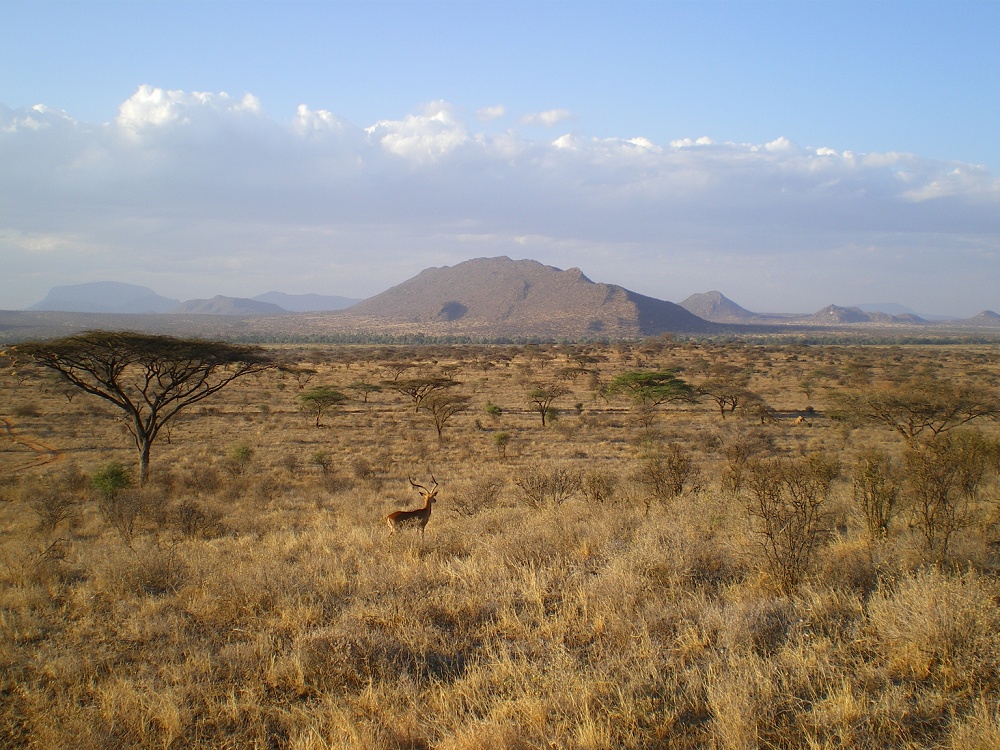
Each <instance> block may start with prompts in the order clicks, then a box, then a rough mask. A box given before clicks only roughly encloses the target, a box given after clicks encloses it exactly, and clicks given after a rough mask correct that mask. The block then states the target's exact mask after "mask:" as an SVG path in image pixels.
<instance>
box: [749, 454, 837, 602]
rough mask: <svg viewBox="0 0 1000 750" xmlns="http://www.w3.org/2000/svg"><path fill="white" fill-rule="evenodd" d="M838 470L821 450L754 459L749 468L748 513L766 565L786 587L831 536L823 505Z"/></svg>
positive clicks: (791, 585) (794, 582)
mask: <svg viewBox="0 0 1000 750" xmlns="http://www.w3.org/2000/svg"><path fill="white" fill-rule="evenodd" d="M838 470H839V469H838V465H837V463H836V462H835V461H832V460H830V459H827V458H825V457H824V456H821V455H813V456H810V457H808V458H804V459H798V460H780V459H765V460H754V461H753V462H751V463H750V464H749V465H748V467H747V477H746V485H745V490H744V493H745V494H744V502H745V507H746V510H747V514H748V515H749V517H750V522H751V527H752V530H753V532H754V534H755V535H756V536H757V539H758V541H759V542H760V546H761V549H762V550H763V553H764V559H765V561H766V564H767V568H768V570H769V572H770V573H771V575H772V576H773V577H774V579H775V580H776V581H777V583H778V585H779V586H780V587H781V588H782V589H783V590H785V591H789V590H791V589H793V588H795V587H796V586H797V585H798V583H799V582H800V581H801V580H802V577H803V576H804V575H805V573H806V571H807V569H808V568H809V565H810V563H811V562H812V560H813V556H814V554H815V552H816V550H817V549H818V547H819V546H820V544H821V543H822V542H823V541H824V540H825V539H826V538H827V536H828V535H829V531H830V528H829V517H828V514H827V511H826V505H827V499H828V497H829V493H830V485H831V484H832V482H833V480H834V478H835V477H836V476H837V472H838Z"/></svg>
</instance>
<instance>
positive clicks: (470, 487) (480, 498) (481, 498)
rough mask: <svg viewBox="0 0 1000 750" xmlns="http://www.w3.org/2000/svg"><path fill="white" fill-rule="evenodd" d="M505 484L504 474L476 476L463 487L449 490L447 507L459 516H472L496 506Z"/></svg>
mask: <svg viewBox="0 0 1000 750" xmlns="http://www.w3.org/2000/svg"><path fill="white" fill-rule="evenodd" d="M506 486H507V477H506V475H502V474H486V475H484V476H479V477H476V478H474V479H472V480H471V481H469V482H468V483H467V484H466V485H465V486H464V487H463V486H459V487H458V488H456V489H455V490H454V491H453V492H451V494H450V496H449V499H448V507H449V509H450V510H451V511H452V512H453V513H457V514H458V515H460V516H474V515H476V514H477V513H481V512H482V511H484V510H490V509H491V508H495V507H497V505H498V504H499V502H500V496H501V494H502V493H503V491H504V488H506Z"/></svg>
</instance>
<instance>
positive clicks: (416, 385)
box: [382, 377, 459, 411]
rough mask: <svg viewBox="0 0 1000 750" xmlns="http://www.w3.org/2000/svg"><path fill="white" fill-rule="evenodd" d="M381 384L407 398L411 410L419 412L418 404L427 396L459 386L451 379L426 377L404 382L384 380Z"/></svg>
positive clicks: (409, 379)
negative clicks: (409, 400)
mask: <svg viewBox="0 0 1000 750" xmlns="http://www.w3.org/2000/svg"><path fill="white" fill-rule="evenodd" d="M382 384H383V385H384V386H385V387H386V388H389V389H390V390H393V391H397V392H399V393H402V394H403V395H404V396H409V397H410V398H411V399H412V400H413V410H414V411H419V410H420V402H421V401H423V400H424V399H425V398H426V397H427V396H428V395H429V394H431V393H434V392H435V391H441V390H444V389H445V388H454V387H455V386H456V385H459V382H458V381H457V380H452V379H451V378H440V377H426V378H408V379H406V380H384V381H382Z"/></svg>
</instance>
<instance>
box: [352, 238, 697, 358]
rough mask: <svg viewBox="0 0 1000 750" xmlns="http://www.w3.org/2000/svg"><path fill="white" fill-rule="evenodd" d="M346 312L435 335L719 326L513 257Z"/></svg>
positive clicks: (429, 273)
mask: <svg viewBox="0 0 1000 750" xmlns="http://www.w3.org/2000/svg"><path fill="white" fill-rule="evenodd" d="M343 316H344V317H345V318H346V319H351V320H355V321H367V322H368V323H369V324H371V325H381V326H385V325H389V326H392V327H395V328H400V329H404V328H407V327H411V328H412V327H419V328H421V329H423V330H425V331H426V332H427V333H428V334H431V335H447V334H455V333H465V334H469V335H489V336H511V337H523V336H539V337H556V338H563V337H565V338H594V337H610V338H620V337H631V336H645V335H655V334H658V333H663V332H666V331H671V332H689V333H705V332H709V331H712V330H715V329H717V326H715V325H713V324H711V323H708V322H707V321H704V320H702V319H701V318H699V317H697V316H696V315H693V314H692V313H690V312H688V311H687V310H685V309H684V308H682V307H680V306H679V305H675V304H674V303H672V302H665V301H663V300H657V299H653V298H651V297H646V296H644V295H641V294H637V293H635V292H631V291H629V290H627V289H624V288H622V287H620V286H616V285H613V284H599V283H595V282H593V281H591V280H590V279H588V278H587V277H586V276H585V275H584V274H583V272H582V271H580V269H578V268H571V269H569V270H565V271H563V270H560V269H558V268H553V267H551V266H546V265H543V264H541V263H539V262H537V261H533V260H511V259H510V258H507V257H499V258H477V259H475V260H469V261H465V262H464V263H459V264H458V265H455V266H444V267H441V268H428V269H427V270H425V271H422V272H421V273H419V274H417V275H416V276H414V277H413V278H412V279H409V280H408V281H404V282H403V283H402V284H399V285H397V286H394V287H392V288H391V289H388V290H387V291H385V292H383V293H382V294H379V295H376V296H375V297H371V298H369V299H367V300H364V301H363V302H359V303H358V304H356V305H354V306H353V307H351V308H350V309H348V310H346V311H345V312H344V313H343Z"/></svg>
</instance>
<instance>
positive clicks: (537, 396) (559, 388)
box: [528, 383, 569, 427]
mask: <svg viewBox="0 0 1000 750" xmlns="http://www.w3.org/2000/svg"><path fill="white" fill-rule="evenodd" d="M567 393H569V388H567V387H566V386H564V385H560V384H558V383H552V384H549V385H536V386H535V387H534V388H532V389H531V390H530V391H529V392H528V403H530V404H531V405H532V408H533V409H534V410H535V411H536V412H538V414H539V415H540V416H541V418H542V427H545V425H546V424H548V418H549V417H551V415H552V412H551V409H552V403H553V402H554V401H555V400H556V399H557V398H559V397H560V396H565V395H566V394H567Z"/></svg>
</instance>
